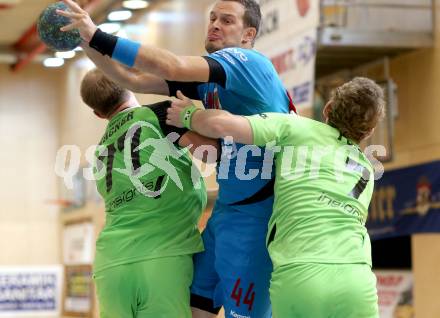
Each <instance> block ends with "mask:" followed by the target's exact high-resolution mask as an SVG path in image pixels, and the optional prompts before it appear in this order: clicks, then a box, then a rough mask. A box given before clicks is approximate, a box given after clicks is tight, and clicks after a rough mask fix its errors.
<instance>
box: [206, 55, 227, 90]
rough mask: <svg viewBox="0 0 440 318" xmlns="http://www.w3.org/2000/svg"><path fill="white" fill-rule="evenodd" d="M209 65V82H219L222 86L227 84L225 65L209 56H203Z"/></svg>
mask: <svg viewBox="0 0 440 318" xmlns="http://www.w3.org/2000/svg"><path fill="white" fill-rule="evenodd" d="M203 58H204V59H205V60H206V62H208V65H209V83H217V84H218V85H220V86H221V87H223V88H225V86H226V72H225V69H224V68H223V66H222V65H221V64H220V63H219V62H217V61H216V60H214V59H213V58H211V57H209V56H204V57H203Z"/></svg>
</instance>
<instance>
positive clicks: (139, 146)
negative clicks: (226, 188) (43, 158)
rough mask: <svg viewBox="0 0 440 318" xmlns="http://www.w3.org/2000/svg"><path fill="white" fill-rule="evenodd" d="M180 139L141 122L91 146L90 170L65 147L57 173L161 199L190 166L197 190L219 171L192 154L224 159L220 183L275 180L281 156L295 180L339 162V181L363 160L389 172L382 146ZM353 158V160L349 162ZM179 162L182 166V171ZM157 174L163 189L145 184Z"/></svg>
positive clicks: (284, 172) (378, 172) (284, 170)
mask: <svg viewBox="0 0 440 318" xmlns="http://www.w3.org/2000/svg"><path fill="white" fill-rule="evenodd" d="M144 129H145V130H149V131H150V136H149V137H148V138H146V139H144V140H141V131H142V130H144ZM114 133H115V132H113V134H114ZM107 138H109V137H107ZM178 138H179V135H178V134H177V133H170V134H169V135H167V136H166V137H163V136H162V134H161V133H160V131H159V130H158V129H157V128H156V127H155V126H154V125H152V124H150V123H148V122H136V123H135V124H133V125H132V126H131V127H130V128H129V129H128V130H127V131H126V132H125V133H124V134H122V135H121V137H119V138H118V139H117V140H116V141H115V142H113V143H105V145H98V146H90V147H89V148H88V149H87V151H86V153H85V159H86V161H87V162H88V163H89V167H86V168H81V167H80V161H81V151H80V148H79V147H78V146H75V145H66V146H63V147H62V148H61V149H60V150H59V151H58V153H57V157H56V165H55V173H56V174H57V175H58V176H59V177H61V178H63V179H64V184H65V186H66V187H67V188H68V189H73V184H74V178H75V176H77V175H78V172H79V170H80V169H82V170H83V171H82V172H83V176H84V178H85V179H86V180H93V181H99V180H102V178H105V182H106V189H107V192H109V191H111V189H112V187H113V180H114V178H115V177H116V176H118V175H122V176H125V177H127V178H128V179H129V180H130V182H131V183H132V184H133V186H134V188H135V189H136V190H137V191H138V192H139V193H141V194H143V195H145V196H149V197H157V196H159V195H160V194H161V193H162V192H163V191H164V190H165V188H166V187H167V185H168V184H169V182H173V183H174V184H175V185H176V186H177V187H178V188H179V189H181V190H183V183H182V180H181V177H182V176H183V175H185V176H188V174H179V173H178V169H182V167H184V166H188V169H190V171H191V176H190V178H191V181H192V183H193V186H194V188H196V189H200V186H201V182H200V179H201V177H210V176H212V175H214V174H215V173H216V166H215V165H202V164H201V162H200V161H198V160H193V161H192V162H191V161H190V160H189V159H188V156H187V153H188V151H190V150H191V152H192V154H193V157H196V158H203V157H207V158H210V159H209V161H210V162H215V160H214V159H213V158H220V160H219V161H218V162H217V170H218V174H217V179H219V180H225V179H229V178H234V179H236V180H242V181H250V180H254V179H260V180H271V179H272V177H273V172H274V170H273V169H274V162H275V158H278V156H281V157H280V158H281V159H280V160H279V161H277V162H278V163H279V165H280V167H279V170H280V173H279V176H278V177H279V178H284V179H286V180H289V181H295V180H298V179H300V178H301V179H304V178H310V179H316V178H319V177H320V175H319V174H320V171H321V169H320V167H321V164H322V162H323V161H324V160H327V161H328V160H333V164H332V165H333V176H334V178H335V182H337V183H341V182H344V174H345V173H353V172H354V171H357V172H361V171H360V170H359V169H361V170H362V167H360V166H359V164H357V163H356V162H357V160H358V157H359V156H366V157H367V158H369V159H370V161H372V164H373V166H374V167H375V174H374V179H375V180H378V179H379V178H381V177H382V175H383V171H384V169H383V165H382V164H381V163H380V162H379V161H378V160H377V159H375V157H374V156H373V154H374V153H376V154H377V155H384V154H386V149H385V147H383V146H380V145H372V146H369V147H367V148H366V149H365V150H364V153H363V154H362V153H361V152H360V151H359V149H358V148H357V147H354V146H350V145H345V146H340V147H331V146H325V147H323V146H283V147H281V146H277V145H276V143H275V142H274V141H273V142H269V143H267V144H266V146H265V147H264V148H261V147H257V146H254V145H244V146H243V145H242V146H240V147H237V144H235V143H234V141H233V138H232V137H227V138H225V139H224V142H223V145H222V149H218V148H216V147H214V146H209V145H207V146H199V147H194V146H193V145H189V146H188V147H186V148H182V149H178V148H176V147H175V146H174V142H175V141H176V140H178ZM147 149H148V152H149V153H150V154H151V155H150V156H148V158H149V159H148V160H147V162H141V156H140V153H141V152H142V151H146V150H147ZM218 151H221V156H218ZM115 156H122V158H123V163H124V164H123V167H122V168H121V167H114V163H115ZM347 156H349V157H350V158H351V159H350V160H348V161H347V162H345V161H344V160H345V159H346V158H347ZM119 158H120V157H119ZM248 162H253V163H255V162H260V164H259V165H255V164H252V168H250V167H249V165H248ZM177 163H178V166H180V168H177ZM341 163H342V164H345V167H343V168H341ZM157 170H160V173H157ZM358 170H359V171H358ZM364 170H365V169H364ZM327 173H328V169H327ZM157 175H165V178H164V180H163V182H161V183H160V187H159V188H157V187H151V186H146V185H145V180H150V179H152V178H153V177H157ZM361 175H362V173H361ZM370 177H371V178H372V177H373V176H369V175H368V176H363V177H362V178H361V179H360V180H359V182H358V184H356V185H355V187H354V188H353V194H356V193H358V192H362V191H360V190H362V188H363V186H364V185H365V184H366V182H368V180H369V178H370Z"/></svg>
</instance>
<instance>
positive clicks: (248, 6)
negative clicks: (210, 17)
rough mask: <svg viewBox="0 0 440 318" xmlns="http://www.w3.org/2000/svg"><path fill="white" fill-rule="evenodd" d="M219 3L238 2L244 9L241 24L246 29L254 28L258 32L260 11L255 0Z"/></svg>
mask: <svg viewBox="0 0 440 318" xmlns="http://www.w3.org/2000/svg"><path fill="white" fill-rule="evenodd" d="M221 1H233V2H238V3H240V4H242V5H243V7H244V16H243V22H244V26H245V27H247V28H249V27H250V28H255V29H256V30H257V34H258V31H259V30H260V24H261V9H260V5H259V4H258V3H257V2H256V1H255V0H221Z"/></svg>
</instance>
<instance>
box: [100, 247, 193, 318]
mask: <svg viewBox="0 0 440 318" xmlns="http://www.w3.org/2000/svg"><path fill="white" fill-rule="evenodd" d="M192 277H193V260H192V255H182V256H174V257H164V258H155V259H151V260H146V261H142V262H137V263H132V264H126V265H119V266H115V267H111V268H109V269H106V270H103V271H101V272H98V273H96V274H95V275H94V280H95V284H96V289H97V295H98V301H99V308H100V317H101V318H130V317H133V318H134V317H136V318H174V317H175V318H190V317H191V309H190V305H189V299H190V289H189V288H190V285H191V282H192Z"/></svg>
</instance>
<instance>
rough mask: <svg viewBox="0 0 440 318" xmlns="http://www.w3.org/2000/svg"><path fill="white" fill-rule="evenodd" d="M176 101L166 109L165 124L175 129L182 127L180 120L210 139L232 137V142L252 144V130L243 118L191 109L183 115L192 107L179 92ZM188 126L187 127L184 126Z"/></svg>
mask: <svg viewBox="0 0 440 318" xmlns="http://www.w3.org/2000/svg"><path fill="white" fill-rule="evenodd" d="M177 97H178V98H179V99H178V100H176V101H174V102H173V103H172V105H171V107H170V108H168V110H167V112H168V116H167V122H166V123H167V124H168V125H173V126H176V127H184V124H183V122H182V118H183V117H185V115H187V116H189V117H190V118H188V117H187V119H186V121H187V122H188V123H190V127H187V128H191V130H192V131H195V132H197V133H199V134H201V135H203V136H206V137H210V138H225V137H232V138H233V140H234V142H238V143H242V144H253V135H252V128H251V125H250V123H249V121H248V120H247V119H246V118H245V117H243V116H237V115H233V114H231V113H229V112H227V111H224V110H218V109H208V110H199V109H195V106H193V107H194V108H192V109H191V110H189V112H188V113H183V112H185V110H188V107H189V106H191V105H192V102H191V100H190V99H189V98H187V97H185V96H184V95H183V94H182V93H181V92H180V91H178V92H177ZM186 126H188V125H186Z"/></svg>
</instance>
